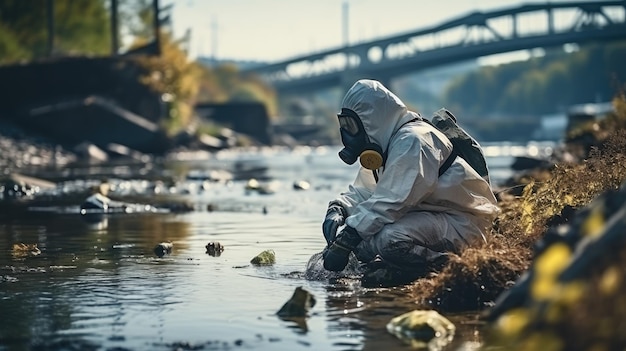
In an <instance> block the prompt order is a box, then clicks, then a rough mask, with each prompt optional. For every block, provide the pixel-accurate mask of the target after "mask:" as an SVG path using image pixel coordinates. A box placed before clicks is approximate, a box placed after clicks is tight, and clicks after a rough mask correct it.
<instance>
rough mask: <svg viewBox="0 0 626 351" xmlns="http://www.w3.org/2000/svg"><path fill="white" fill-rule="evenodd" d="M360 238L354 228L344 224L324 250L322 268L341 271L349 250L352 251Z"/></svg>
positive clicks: (346, 260)
mask: <svg viewBox="0 0 626 351" xmlns="http://www.w3.org/2000/svg"><path fill="white" fill-rule="evenodd" d="M362 240H363V239H361V237H360V236H359V233H357V232H356V230H355V229H354V228H351V227H349V226H346V227H345V228H344V229H343V230H342V231H341V232H340V233H339V234H337V238H336V239H335V241H333V243H332V244H330V246H329V247H328V248H327V249H326V250H325V251H324V268H325V269H326V270H328V271H333V272H340V271H342V270H343V269H344V268H346V265H347V264H348V259H349V256H350V252H352V251H354V249H355V248H356V246H357V245H359V243H360V242H361V241H362Z"/></svg>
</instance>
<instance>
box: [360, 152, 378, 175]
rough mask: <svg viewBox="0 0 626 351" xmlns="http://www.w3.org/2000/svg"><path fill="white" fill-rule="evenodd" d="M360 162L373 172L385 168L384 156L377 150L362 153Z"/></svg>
mask: <svg viewBox="0 0 626 351" xmlns="http://www.w3.org/2000/svg"><path fill="white" fill-rule="evenodd" d="M359 161H360V162H361V166H363V167H365V168H367V169H369V170H372V171H373V170H377V169H379V168H380V167H382V166H383V155H381V154H380V152H378V151H376V150H371V149H368V150H365V151H363V152H361V155H360V156H359Z"/></svg>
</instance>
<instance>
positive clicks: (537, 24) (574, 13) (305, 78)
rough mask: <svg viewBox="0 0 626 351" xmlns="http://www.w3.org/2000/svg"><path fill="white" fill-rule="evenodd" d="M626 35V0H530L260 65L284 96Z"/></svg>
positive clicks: (264, 73) (256, 71)
mask: <svg viewBox="0 0 626 351" xmlns="http://www.w3.org/2000/svg"><path fill="white" fill-rule="evenodd" d="M624 39H626V0H613V1H586V2H573V1H572V2H559V3H546V4H526V5H521V6H519V7H514V8H508V9H501V10H495V11H491V12H474V13H471V14H469V15H466V16H463V17H460V18H457V19H453V20H450V21H448V22H445V23H443V24H440V25H436V26H433V27H430V28H425V29H419V30H416V31H413V32H409V33H404V34H398V35H394V36H390V37H386V38H382V39H378V40H373V41H370V42H364V43H359V44H356V45H352V46H344V47H339V48H335V49H331V50H327V51H324V52H319V53H316V54H312V55H306V56H301V57H296V58H293V59H289V60H287V61H284V62H279V63H273V64H269V65H266V66H259V67H256V68H253V69H250V70H248V71H250V72H255V73H258V74H259V75H260V76H261V77H262V78H263V79H264V80H265V81H266V82H267V83H268V84H270V85H272V86H273V87H274V88H275V89H276V90H277V92H278V93H279V94H281V93H299V92H310V91H315V90H319V89H324V88H329V87H334V86H349V85H350V84H352V83H353V82H354V80H355V79H356V78H361V77H367V78H375V79H379V80H381V81H382V82H385V83H389V81H390V80H391V79H392V78H394V77H396V76H400V75H404V74H408V73H412V72H417V71H420V70H424V69H427V68H431V67H435V66H440V65H445V64H450V63H454V62H459V61H465V60H469V59H473V58H478V57H482V56H488V55H493V54H498V53H505V52H511V51H518V50H525V49H533V48H547V47H555V46H559V45H564V44H568V43H578V44H583V43H588V42H605V41H613V40H624Z"/></svg>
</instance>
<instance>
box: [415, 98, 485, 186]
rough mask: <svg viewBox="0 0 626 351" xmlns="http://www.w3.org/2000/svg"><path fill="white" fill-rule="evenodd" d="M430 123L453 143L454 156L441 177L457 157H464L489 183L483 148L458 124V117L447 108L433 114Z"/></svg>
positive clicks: (443, 168)
mask: <svg viewBox="0 0 626 351" xmlns="http://www.w3.org/2000/svg"><path fill="white" fill-rule="evenodd" d="M424 120H425V121H427V122H429V123H430V124H431V125H432V126H434V127H435V128H437V129H438V130H439V131H441V132H442V133H443V134H445V136H446V137H448V139H450V142H452V145H453V149H452V154H450V156H449V157H448V158H447V159H446V162H444V164H443V165H442V166H441V167H440V168H439V176H441V175H442V174H444V173H445V172H446V171H447V170H448V168H450V166H451V165H452V163H453V162H454V160H455V159H456V157H457V156H460V157H462V158H463V159H464V160H465V161H466V162H467V163H468V164H469V165H470V166H472V168H474V170H475V171H476V172H477V173H478V174H480V176H481V177H483V179H485V180H486V181H487V182H490V181H489V170H488V169H487V161H486V160H485V155H484V153H483V150H482V148H481V147H480V145H479V144H478V142H477V141H476V139H474V138H472V136H471V135H469V134H467V132H466V131H465V130H463V128H461V127H460V126H459V125H458V124H457V120H456V117H454V115H453V114H452V113H451V112H450V111H448V110H447V109H445V108H442V109H440V110H439V111H437V112H435V113H434V114H433V117H432V119H431V120H430V121H428V120H427V119H424Z"/></svg>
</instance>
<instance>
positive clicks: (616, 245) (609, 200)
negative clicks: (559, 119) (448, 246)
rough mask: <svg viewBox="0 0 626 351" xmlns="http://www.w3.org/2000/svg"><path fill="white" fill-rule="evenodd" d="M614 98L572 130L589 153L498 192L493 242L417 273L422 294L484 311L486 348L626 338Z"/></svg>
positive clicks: (624, 129)
mask: <svg viewBox="0 0 626 351" xmlns="http://www.w3.org/2000/svg"><path fill="white" fill-rule="evenodd" d="M614 103H615V106H616V108H615V110H616V113H614V114H612V115H610V116H608V117H607V118H605V119H603V120H600V121H595V122H591V123H589V124H588V125H587V126H586V127H585V128H581V129H580V130H579V132H578V133H573V134H572V135H571V136H570V137H569V138H568V140H567V142H566V150H568V152H567V154H568V155H578V156H580V161H578V162H571V161H570V162H566V161H563V160H561V161H560V162H557V163H555V164H554V166H553V167H551V168H549V169H545V170H542V171H538V172H534V173H528V174H526V175H525V176H522V177H520V178H519V180H520V182H521V183H522V184H524V185H525V186H524V187H523V188H521V187H520V189H522V191H520V192H514V191H511V192H503V193H501V194H499V195H500V196H499V198H500V206H501V208H502V213H501V214H500V215H499V216H498V218H497V219H496V221H495V222H494V226H493V229H492V231H491V235H490V236H489V237H488V240H487V242H486V243H485V244H484V245H481V246H477V247H472V248H469V249H467V250H465V251H464V252H463V253H462V254H461V255H460V256H452V258H451V260H450V263H449V264H448V265H447V266H446V267H444V268H443V270H442V271H441V272H439V273H438V274H434V275H432V276H431V277H429V278H427V279H422V280H419V281H417V282H416V283H415V284H414V288H413V291H412V293H413V295H414V298H415V299H416V301H417V302H418V303H420V304H422V305H424V306H426V307H429V308H435V309H437V310H440V311H444V312H450V311H467V310H479V311H482V313H483V315H484V319H485V321H486V326H485V328H486V329H487V331H488V332H487V333H488V334H490V335H491V337H490V338H489V340H488V342H487V344H486V345H485V348H486V349H488V348H489V347H491V346H494V345H495V346H505V347H506V349H508V350H534V349H538V348H541V349H550V350H585V349H589V348H591V347H592V346H594V345H595V346H598V345H603V347H605V348H601V349H607V350H608V349H611V350H615V349H623V348H624V347H626V340H625V338H624V337H623V335H622V333H621V331H623V328H621V327H620V326H623V322H622V321H623V317H624V314H623V311H624V309H623V308H622V307H623V306H626V302H625V301H626V294H625V293H624V291H625V290H624V289H622V288H621V287H623V284H624V282H626V272H625V271H624V270H623V269H621V268H618V267H622V265H621V263H622V262H623V257H625V256H624V254H623V253H624V252H625V251H626V245H625V243H626V240H622V239H621V238H622V237H624V236H623V232H624V231H623V226H621V227H620V224H619V223H624V221H626V212H625V211H626V204H622V202H623V200H620V199H622V198H623V197H624V196H623V194H622V193H623V192H624V191H626V182H625V179H626V99H625V98H624V96H623V95H622V96H620V97H619V98H616V100H615V102H614ZM618 189H621V192H619V191H618ZM616 225H617V227H615V226H616ZM620 228H621V229H620ZM616 230H617V232H616ZM620 233H621V234H620ZM602 242H607V243H608V242H610V243H611V244H600V243H602ZM583 250H584V252H582V251H583ZM599 250H600V251H599ZM575 253H578V254H575ZM593 257H596V258H593ZM600 258H601V259H600ZM566 271H567V272H569V273H568V275H564V272H566ZM572 272H573V273H572ZM561 273H563V274H561ZM598 289H599V290H603V289H604V290H603V291H604V292H603V293H602V294H599V293H598ZM599 296H602V298H599ZM589 306H594V308H589ZM612 307H615V308H617V310H616V309H612ZM550 311H552V312H550ZM607 311H611V313H610V314H609V313H606V312H607ZM620 311H622V312H620ZM573 335H576V337H575V338H573V337H572V336H573ZM598 340H600V341H601V342H600V343H599V344H598ZM595 346H594V347H595Z"/></svg>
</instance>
